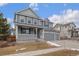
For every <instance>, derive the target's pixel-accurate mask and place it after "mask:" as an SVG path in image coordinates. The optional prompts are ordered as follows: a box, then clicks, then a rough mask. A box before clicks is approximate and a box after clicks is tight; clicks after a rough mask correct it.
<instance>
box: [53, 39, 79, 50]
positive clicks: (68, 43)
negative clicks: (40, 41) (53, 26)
mask: <svg viewBox="0 0 79 59" xmlns="http://www.w3.org/2000/svg"><path fill="white" fill-rule="evenodd" d="M52 42H54V43H57V44H59V45H61V46H62V47H64V48H74V49H79V41H77V40H59V41H52Z"/></svg>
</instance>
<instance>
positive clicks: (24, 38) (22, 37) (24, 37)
mask: <svg viewBox="0 0 79 59" xmlns="http://www.w3.org/2000/svg"><path fill="white" fill-rule="evenodd" d="M34 39H37V37H36V35H33V34H18V39H17V41H30V40H34Z"/></svg>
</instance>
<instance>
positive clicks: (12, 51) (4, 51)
mask: <svg viewBox="0 0 79 59" xmlns="http://www.w3.org/2000/svg"><path fill="white" fill-rule="evenodd" d="M15 53H16V46H10V47H5V48H0V55H7V54H15Z"/></svg>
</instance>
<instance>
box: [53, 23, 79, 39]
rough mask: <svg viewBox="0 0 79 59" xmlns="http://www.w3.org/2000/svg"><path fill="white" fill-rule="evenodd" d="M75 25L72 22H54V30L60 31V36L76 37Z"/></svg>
mask: <svg viewBox="0 0 79 59" xmlns="http://www.w3.org/2000/svg"><path fill="white" fill-rule="evenodd" d="M75 29H76V25H75V24H74V23H73V22H70V23H66V24H56V25H55V26H54V30H57V31H60V37H61V38H71V37H76V36H77V35H78V32H77V31H76V30H75Z"/></svg>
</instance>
